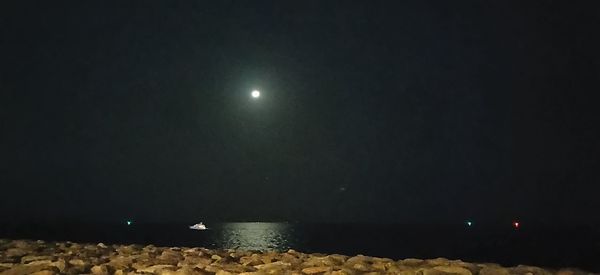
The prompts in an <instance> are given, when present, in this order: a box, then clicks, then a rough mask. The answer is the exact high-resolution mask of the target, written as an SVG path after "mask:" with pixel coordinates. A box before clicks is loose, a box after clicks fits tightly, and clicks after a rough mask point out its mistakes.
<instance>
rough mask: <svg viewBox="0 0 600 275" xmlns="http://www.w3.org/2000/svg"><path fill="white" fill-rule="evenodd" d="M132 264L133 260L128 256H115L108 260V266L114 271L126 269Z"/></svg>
mask: <svg viewBox="0 0 600 275" xmlns="http://www.w3.org/2000/svg"><path fill="white" fill-rule="evenodd" d="M132 263H133V258H132V257H130V256H123V255H117V256H115V257H113V258H112V259H110V262H108V264H109V265H110V266H112V267H114V268H115V269H127V268H129V267H130V266H131V264H132Z"/></svg>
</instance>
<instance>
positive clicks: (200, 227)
mask: <svg viewBox="0 0 600 275" xmlns="http://www.w3.org/2000/svg"><path fill="white" fill-rule="evenodd" d="M190 229H193V230H206V229H208V228H206V225H204V224H203V223H202V222H200V223H197V224H194V225H191V226H190Z"/></svg>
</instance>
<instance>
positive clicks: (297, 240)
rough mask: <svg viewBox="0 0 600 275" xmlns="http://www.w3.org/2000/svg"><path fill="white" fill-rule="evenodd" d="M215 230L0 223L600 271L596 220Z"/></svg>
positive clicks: (6, 229)
mask: <svg viewBox="0 0 600 275" xmlns="http://www.w3.org/2000/svg"><path fill="white" fill-rule="evenodd" d="M205 224H206V226H207V227H208V229H207V230H191V229H189V226H190V224H177V223H135V222H131V223H130V224H129V225H128V224H127V223H119V224H112V223H93V224H92V223H88V224H65V223H55V224H6V223H5V224H0V238H5V239H32V240H45V241H73V242H86V243H99V242H102V243H104V244H142V245H146V244H153V245H156V246H179V247H206V248H210V249H243V250H252V251H273V250H274V251H287V250H289V249H293V250H296V251H299V252H304V253H322V254H333V253H336V254H343V255H349V256H353V255H358V254H362V255H368V256H376V257H385V258H391V259H394V260H398V259H405V258H421V259H430V258H437V257H443V258H447V259H460V260H463V261H468V262H478V263H499V264H501V265H504V266H516V265H519V264H524V265H535V266H540V267H546V268H562V267H571V268H579V269H583V270H587V271H592V272H600V230H598V228H597V227H595V226H556V225H553V226H550V225H538V226H527V225H521V226H520V227H519V228H516V227H514V226H511V225H506V226H498V225H476V224H472V225H471V226H469V225H467V224H459V225H447V224H441V225H440V224H427V225H424V224H420V225H410V224H408V225H407V224H367V223H364V224H361V223H273V222H236V223H210V222H206V223H205Z"/></svg>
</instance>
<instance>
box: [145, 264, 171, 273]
mask: <svg viewBox="0 0 600 275" xmlns="http://www.w3.org/2000/svg"><path fill="white" fill-rule="evenodd" d="M165 269H166V270H171V271H174V270H177V267H175V266H173V265H168V264H159V265H152V266H148V267H145V268H142V269H138V270H137V272H142V273H156V272H160V271H162V270H165Z"/></svg>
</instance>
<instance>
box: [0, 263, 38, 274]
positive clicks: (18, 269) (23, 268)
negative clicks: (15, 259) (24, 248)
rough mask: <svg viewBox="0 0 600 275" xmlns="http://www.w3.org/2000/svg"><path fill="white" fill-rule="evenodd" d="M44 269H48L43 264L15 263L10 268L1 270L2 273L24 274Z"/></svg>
mask: <svg viewBox="0 0 600 275" xmlns="http://www.w3.org/2000/svg"><path fill="white" fill-rule="evenodd" d="M44 269H49V268H48V267H47V266H43V265H15V266H13V267H12V268H11V269H9V270H6V271H3V272H2V275H25V274H31V273H35V272H38V271H42V270H44Z"/></svg>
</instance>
